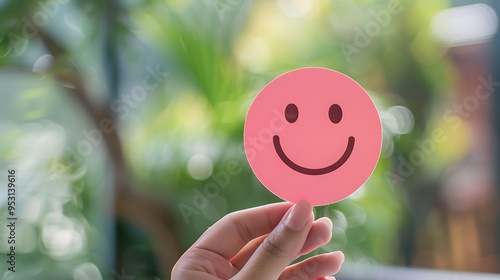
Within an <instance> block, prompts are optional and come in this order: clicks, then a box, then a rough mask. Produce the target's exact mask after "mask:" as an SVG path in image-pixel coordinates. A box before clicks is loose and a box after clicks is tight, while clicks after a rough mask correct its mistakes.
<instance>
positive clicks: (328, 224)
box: [318, 217, 333, 231]
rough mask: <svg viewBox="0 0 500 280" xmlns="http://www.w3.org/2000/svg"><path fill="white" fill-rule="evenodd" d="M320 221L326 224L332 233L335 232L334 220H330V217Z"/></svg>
mask: <svg viewBox="0 0 500 280" xmlns="http://www.w3.org/2000/svg"><path fill="white" fill-rule="evenodd" d="M318 221H320V222H322V223H323V224H325V225H326V226H327V227H328V229H329V230H330V231H332V230H333V223H332V220H330V218H328V217H322V218H319V219H318Z"/></svg>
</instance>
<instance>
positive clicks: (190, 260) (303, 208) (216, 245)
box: [172, 201, 344, 280]
mask: <svg viewBox="0 0 500 280" xmlns="http://www.w3.org/2000/svg"><path fill="white" fill-rule="evenodd" d="M313 219H314V217H313V212H312V206H311V205H310V204H309V203H308V202H306V201H300V202H299V203H297V204H296V205H293V204H291V203H288V202H282V203H275V204H269V205H265V206H261V207H256V208H250V209H246V210H242V211H238V212H234V213H231V214H229V215H226V216H225V217H224V218H222V219H221V220H220V221H218V222H217V223H215V224H214V225H213V226H212V227H210V228H209V229H208V230H207V231H206V232H205V233H204V234H203V235H202V236H201V237H200V238H199V239H198V240H197V241H196V242H195V243H194V244H193V246H191V248H189V249H188V250H187V251H186V252H185V253H184V255H182V257H181V258H180V259H179V261H178V262H177V263H176V264H175V266H174V269H173V270H172V279H173V280H193V279H203V280H219V279H229V278H231V279H251V280H255V279H257V280H275V279H280V280H285V279H290V280H292V279H293V280H301V279H308V280H309V279H335V278H334V277H333V276H332V277H328V275H332V274H335V273H337V272H338V271H339V269H340V266H341V264H342V262H343V261H344V255H343V254H342V252H333V253H327V254H322V255H317V256H314V257H311V258H309V259H307V260H304V261H302V262H300V263H297V264H294V265H291V266H289V264H290V263H291V262H292V261H293V260H295V259H296V258H297V257H299V256H301V255H304V254H307V253H309V252H311V251H312V250H314V249H316V248H318V247H320V246H322V245H324V244H326V243H328V241H330V239H331V237H332V226H333V225H332V221H331V220H330V219H329V218H326V217H323V218H320V219H318V220H316V221H313Z"/></svg>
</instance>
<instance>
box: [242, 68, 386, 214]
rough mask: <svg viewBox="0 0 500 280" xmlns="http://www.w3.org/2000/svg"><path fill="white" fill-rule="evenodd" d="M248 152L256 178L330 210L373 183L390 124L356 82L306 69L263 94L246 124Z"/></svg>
mask: <svg viewBox="0 0 500 280" xmlns="http://www.w3.org/2000/svg"><path fill="white" fill-rule="evenodd" d="M244 147H245V154H246V156H247V159H248V161H249V163H250V167H251V168H252V170H253V171H254V173H255V175H256V176H257V178H258V179H259V180H260V181H261V182H262V184H264V186H266V187H267V188H268V189H269V190H270V191H271V192H273V193H274V194H275V195H277V196H279V197H281V198H282V199H285V200H288V201H291V202H298V201H299V200H301V199H306V200H307V201H309V202H310V203H312V204H313V205H325V204H329V203H333V202H337V201H340V200H342V199H344V198H346V197H347V196H349V195H350V194H352V193H353V192H354V191H356V190H357V189H358V188H359V187H361V185H363V183H364V182H365V181H366V180H367V179H368V178H369V177H370V175H371V173H372V172H373V170H374V168H375V166H376V164H377V161H378V159H379V156H380V150H381V147H382V126H381V123H380V118H379V115H378V113H377V109H376V108H375V105H374V104H373V102H372V100H371V99H370V97H369V96H368V94H367V92H366V91H365V90H364V89H363V88H362V87H361V86H360V85H359V84H357V83H356V82H355V81H354V80H352V79H351V78H349V77H348V76H346V75H344V74H342V73H339V72H336V71H333V70H329V69H325V68H315V67H311V68H301V69H297V70H293V71H290V72H287V73H285V74H283V75H281V76H279V77H278V78H276V79H274V80H273V81H271V82H270V83H269V84H268V85H266V86H265V87H264V88H263V89H262V91H261V92H260V93H259V94H258V95H257V97H256V98H255V100H254V101H253V103H252V104H251V106H250V109H249V110H248V114H247V118H246V121H245V130H244Z"/></svg>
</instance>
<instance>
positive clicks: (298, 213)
mask: <svg viewBox="0 0 500 280" xmlns="http://www.w3.org/2000/svg"><path fill="white" fill-rule="evenodd" d="M311 212H312V206H311V204H309V202H307V201H305V200H301V201H299V203H297V204H295V205H294V206H292V208H291V210H290V212H289V213H288V214H287V215H288V216H287V217H286V218H285V222H284V224H285V226H286V227H287V228H289V229H292V230H295V231H299V230H301V229H302V228H304V226H305V225H306V223H307V221H308V220H309V219H310V218H311Z"/></svg>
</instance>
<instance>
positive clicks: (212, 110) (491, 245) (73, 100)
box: [0, 0, 498, 280]
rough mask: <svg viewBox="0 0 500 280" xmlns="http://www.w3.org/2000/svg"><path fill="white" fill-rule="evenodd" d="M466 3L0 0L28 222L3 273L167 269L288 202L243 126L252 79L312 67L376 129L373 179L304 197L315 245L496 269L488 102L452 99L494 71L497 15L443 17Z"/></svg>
mask: <svg viewBox="0 0 500 280" xmlns="http://www.w3.org/2000/svg"><path fill="white" fill-rule="evenodd" d="M476 2H478V1H455V2H450V1H445V0H439V1H436V0H433V1H431V0H428V1H409V0H400V1H399V0H356V1H352V0H318V1H311V0H294V1H285V0H278V1H274V0H273V1H265V0H255V1H243V0H194V1H187V0H186V1H183V0H164V1H161V0H126V1H118V0H105V1H97V0H87V1H80V0H39V1H23V2H19V1H9V0H0V85H1V90H0V96H1V97H2V100H3V101H2V102H1V103H0V133H1V134H0V135H1V138H0V170H2V171H1V172H2V173H1V174H0V178H2V180H3V182H6V178H7V172H6V170H7V169H9V168H15V169H16V170H17V173H18V177H17V204H18V208H17V215H18V218H19V220H18V227H17V254H18V255H17V268H18V271H17V272H16V273H9V272H6V269H4V265H5V262H4V261H3V258H2V264H1V268H2V270H1V271H0V277H1V279H75V280H84V279H168V277H169V272H170V269H171V266H172V265H173V263H175V261H176V259H177V257H178V256H179V255H180V254H181V253H182V252H183V251H184V250H185V249H187V248H188V247H189V246H190V244H192V243H193V242H194V241H195V240H196V239H197V237H199V235H200V234H201V233H202V232H203V231H204V230H206V229H207V228H208V227H209V226H210V225H212V224H213V223H214V222H215V221H217V220H218V219H220V218H221V217H222V216H224V215H225V214H227V213H229V212H233V211H236V210H240V209H244V208H248V207H254V206H259V205H263V204H267V203H271V202H276V201H280V200H279V199H278V198H277V197H275V196H274V195H273V194H271V193H270V192H269V191H268V190H267V189H266V188H265V187H263V186H262V185H261V184H260V182H259V181H258V180H257V179H256V177H255V176H254V175H253V173H252V171H251V169H250V167H249V165H248V163H247V161H246V158H245V155H244V152H243V143H242V141H243V140H242V133H243V124H244V120H245V115H246V111H247V109H248V107H249V105H250V103H251V101H252V100H253V98H254V97H255V95H256V94H257V93H258V92H259V91H260V89H262V87H263V86H265V85H266V84H267V83H268V82H270V81H271V80H272V79H274V78H275V77H277V76H278V75H280V74H282V73H284V72H286V71H289V70H292V69H295V68H299V67H307V66H319V67H326V68H330V69H334V70H337V71H340V72H343V73H345V74H347V75H349V76H350V77H352V78H353V79H354V80H356V81H357V82H358V83H359V84H361V85H362V86H363V87H364V88H365V89H367V90H368V91H369V93H370V95H371V97H372V98H373V100H374V102H375V103H376V106H377V108H378V110H379V114H380V117H381V120H382V123H383V129H384V133H383V149H382V155H381V159H380V161H379V163H378V165H377V168H376V170H375V172H374V173H373V175H372V176H371V178H370V179H369V181H368V182H366V184H365V185H364V186H363V187H362V188H361V189H359V190H358V191H357V192H355V193H354V194H353V195H351V196H350V197H349V198H347V199H345V200H344V201H342V202H339V203H336V204H333V205H328V206H323V207H316V208H315V213H316V217H320V216H329V217H331V218H332V220H333V222H334V229H333V236H334V237H333V239H332V241H331V242H330V243H329V244H327V245H326V246H325V247H324V248H322V249H318V250H316V251H315V252H313V253H312V254H318V253H322V252H326V251H332V250H343V251H344V253H345V255H346V257H347V260H348V261H349V262H352V263H357V264H358V263H359V264H387V265H402V266H415V267H426V268H435V269H448V270H468V271H480V272H498V269H497V260H498V258H497V255H498V254H497V251H496V249H495V246H496V245H495V244H496V243H495V242H496V238H495V236H496V235H494V232H493V228H494V226H495V216H494V214H495V213H496V212H495V211H497V210H496V208H495V205H496V203H495V201H496V200H495V195H494V187H493V186H494V183H493V181H494V178H493V177H494V176H493V174H494V172H493V171H492V170H493V164H492V161H491V159H492V158H491V150H488V149H486V148H485V147H491V146H488V145H490V144H491V142H492V141H491V139H492V136H491V135H492V132H491V129H490V127H489V124H488V123H489V122H488V120H489V117H488V115H487V113H485V112H488V109H487V108H488V103H491V102H488V101H482V100H480V101H481V102H480V104H479V105H477V106H475V105H474V106H475V107H474V109H473V110H469V111H467V110H466V111H467V112H466V113H468V114H467V115H466V114H460V113H459V112H457V111H455V110H454V109H453V108H455V107H453V106H454V105H456V104H462V105H463V104H465V105H464V107H465V108H466V109H467V108H469V107H471V106H472V105H470V106H469V107H467V104H469V103H463V102H466V101H464V100H467V99H466V98H467V96H469V95H468V94H470V93H471V92H472V93H473V92H474V91H473V89H474V88H475V87H476V86H477V85H480V84H481V81H483V80H488V78H489V77H490V80H491V70H490V63H489V62H490V61H491V58H490V56H491V52H490V51H491V43H490V40H491V37H492V36H493V34H494V31H495V30H496V25H497V22H498V21H495V20H496V17H495V15H494V14H493V15H492V14H491V13H490V11H493V10H492V9H491V8H490V7H489V6H486V5H479V6H477V5H476V6H474V7H472V8H470V7H469V10H468V12H469V14H467V12H464V11H465V10H464V11H461V12H463V14H462V15H463V17H462V18H460V16H458V18H459V19H458V21H459V22H465V25H464V26H465V27H467V26H471V25H473V24H476V25H478V26H479V27H477V28H478V29H477V30H479V31H475V30H474V29H473V28H472V31H471V30H467V28H464V29H460V28H459V27H456V26H455V29H453V26H452V25H453V24H454V23H455V21H457V15H460V11H459V12H458V13H457V12H455V14H453V13H452V16H451V17H450V16H449V15H448V16H447V14H446V13H443V11H450V10H449V8H451V7H456V6H463V5H469V4H473V3H476ZM474 13H476V17H477V18H474V16H473V14H474ZM481 13H483V14H481ZM477 14H479V16H477ZM439 15H441V17H439ZM471 15H472V16H471ZM487 16H490V18H488V17H487ZM481 19H484V22H486V23H484V22H483V21H481ZM454 20H455V21H454ZM468 21H470V22H468ZM477 22H479V23H477ZM480 24H483V25H480ZM488 24H489V25H488ZM447 25H450V26H451V27H450V26H447ZM443 29H444V30H445V31H443ZM491 30H493V31H491ZM448 31H449V32H448ZM443 32H444V33H443ZM481 32H482V33H481ZM447 35H449V36H447ZM462 35H463V36H462ZM475 35H477V36H475ZM467 36H468V37H467ZM481 77H482V80H481ZM485 88H486V89H488V88H489V87H485ZM468 89H471V90H468ZM464 98H465V99H464ZM457 100H458V101H457ZM457 102H458V103H457ZM467 102H469V101H467ZM478 102H479V101H478ZM476 107H477V108H476ZM450 108H452V111H451V113H450V112H449V111H450ZM471 108H472V107H471ZM436 131H440V133H441V134H442V135H444V138H443V139H446V140H444V141H436V140H432V139H433V137H434V136H433V135H434V134H433V133H436ZM429 139H431V140H432V141H431V142H428V140H429ZM478 139H479V140H478ZM488 139H489V140H490V141H489V142H488ZM422 143H424V144H422ZM425 143H431V144H425ZM485 143H489V144H485ZM426 145H431V146H426ZM484 149H485V150H484ZM417 153H419V154H418V155H417ZM419 155H422V156H420V158H421V159H419ZM477 158H479V159H480V160H477V161H476V160H474V159H477ZM471 170H476V171H477V170H479V172H475V173H473V174H471ZM467 172H469V173H467ZM456 174H460V176H461V177H460V176H459V177H457V176H458V175H456ZM478 174H479V175H478ZM450 178H451V179H450ZM457 182H458V184H456V183H457ZM463 182H471V183H470V184H468V185H467V184H465V183H464V185H466V186H462V183H463ZM450 184H451V185H452V187H449V185H450ZM209 185H210V186H212V188H213V189H212V190H209V191H208V192H210V191H213V192H212V193H210V194H209V195H207V186H209ZM456 185H459V187H455V186H456ZM471 185H472V186H473V187H470V186H471ZM477 185H480V186H479V187H476V186H477ZM214 186H215V187H214ZM461 186H462V187H461ZM208 188H210V187H208ZM0 191H1V193H2V194H1V195H0V209H1V211H0V218H1V220H2V221H4V220H6V215H7V210H6V201H7V200H6V197H5V196H4V194H6V183H1V185H0ZM213 193H216V194H213ZM450 201H451V202H450ZM457 205H458V207H455V206H457ZM464 205H465V206H464ZM462 206H463V207H462ZM7 234H8V233H7V229H6V227H4V226H2V227H1V228H0V237H1V238H0V241H1V242H0V252H1V253H2V256H5V253H6V252H7V244H6V243H5V242H3V240H4V237H6V236H7ZM4 272H5V273H4ZM128 276H130V277H132V276H133V277H135V278H126V277H128Z"/></svg>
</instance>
